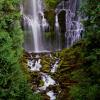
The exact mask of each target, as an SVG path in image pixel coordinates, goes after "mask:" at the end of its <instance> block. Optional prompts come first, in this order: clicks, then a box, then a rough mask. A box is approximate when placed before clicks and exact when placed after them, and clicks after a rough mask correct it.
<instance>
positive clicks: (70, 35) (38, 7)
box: [21, 0, 83, 53]
mask: <svg viewBox="0 0 100 100" xmlns="http://www.w3.org/2000/svg"><path fill="white" fill-rule="evenodd" d="M79 1H80V0H63V1H62V2H61V3H59V4H58V6H57V7H56V9H55V23H54V31H55V35H54V36H55V37H54V40H52V43H51V42H50V41H51V37H50V36H49V37H48V33H46V32H49V31H50V26H49V23H48V21H47V19H46V18H45V14H44V4H43V0H24V2H23V7H22V6H21V14H22V15H23V21H24V29H25V35H24V36H25V42H24V48H25V50H26V51H27V52H36V53H39V52H47V51H50V50H51V49H52V50H54V51H56V50H61V49H62V48H65V47H70V46H72V45H73V44H74V43H76V42H77V41H78V40H80V38H81V35H82V34H81V33H82V31H83V26H82V24H81V23H80V20H81V16H79V15H78V13H77V11H78V9H79ZM62 11H64V12H65V18H64V19H65V20H64V19H63V20H64V24H65V25H63V26H62V27H61V24H60V22H59V14H60V13H61V12H62ZM64 29H65V30H64ZM62 31H63V32H62ZM46 36H47V37H46Z"/></svg>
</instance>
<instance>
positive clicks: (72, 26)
mask: <svg viewBox="0 0 100 100" xmlns="http://www.w3.org/2000/svg"><path fill="white" fill-rule="evenodd" d="M79 3H80V2H79V0H66V1H62V2H61V3H60V4H58V6H57V8H56V10H55V12H56V16H59V14H60V13H61V12H62V11H65V13H66V15H65V20H66V22H65V24H66V28H65V33H64V34H65V47H70V46H72V45H73V44H74V43H76V42H77V41H78V40H79V39H80V38H81V33H82V31H83V26H82V24H81V22H80V20H81V16H79V15H78V14H77V11H78V9H79ZM59 26H60V25H59ZM57 28H58V27H56V29H57ZM59 33H60V32H57V34H59Z"/></svg>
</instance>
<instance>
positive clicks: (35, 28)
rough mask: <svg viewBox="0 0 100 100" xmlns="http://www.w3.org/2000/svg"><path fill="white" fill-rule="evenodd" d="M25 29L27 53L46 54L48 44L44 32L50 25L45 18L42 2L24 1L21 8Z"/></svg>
mask: <svg viewBox="0 0 100 100" xmlns="http://www.w3.org/2000/svg"><path fill="white" fill-rule="evenodd" d="M21 10H22V15H23V24H24V29H25V32H24V33H25V35H24V48H25V50H26V51H27V52H30V53H31V52H36V53H39V52H46V51H47V50H48V49H47V44H46V41H45V36H44V34H43V32H44V31H45V30H47V29H48V27H49V24H48V22H47V20H46V19H45V17H44V6H43V1H42V0H24V2H23V7H22V8H21Z"/></svg>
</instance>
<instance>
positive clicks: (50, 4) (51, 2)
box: [45, 0, 59, 9]
mask: <svg viewBox="0 0 100 100" xmlns="http://www.w3.org/2000/svg"><path fill="white" fill-rule="evenodd" d="M58 2H59V0H45V4H46V6H47V8H48V9H51V8H52V9H53V8H55V7H56V5H57V3H58Z"/></svg>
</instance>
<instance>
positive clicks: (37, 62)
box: [27, 54, 60, 100]
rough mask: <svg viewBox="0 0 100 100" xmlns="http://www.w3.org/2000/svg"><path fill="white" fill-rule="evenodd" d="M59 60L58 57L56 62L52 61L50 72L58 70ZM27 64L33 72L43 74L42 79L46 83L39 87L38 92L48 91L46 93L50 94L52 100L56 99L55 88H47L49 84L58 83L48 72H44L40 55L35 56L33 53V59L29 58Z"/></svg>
mask: <svg viewBox="0 0 100 100" xmlns="http://www.w3.org/2000/svg"><path fill="white" fill-rule="evenodd" d="M50 59H52V56H51V54H50ZM59 61H60V60H59V59H58V58H56V60H55V63H54V64H52V63H51V69H50V73H55V72H56V71H57V67H58V64H59ZM27 65H28V67H29V68H30V71H31V72H38V73H39V74H40V75H41V80H42V81H43V83H44V84H43V86H41V87H40V86H39V87H37V89H36V92H42V91H46V95H48V96H49V97H50V100H55V99H56V95H55V93H54V92H53V90H49V91H47V88H48V87H49V86H54V85H56V81H55V80H54V79H53V78H52V77H51V76H50V75H49V74H48V73H44V72H42V71H41V68H42V67H43V66H42V65H41V59H40V56H39V55H36V56H35V57H34V58H33V57H32V55H31V59H29V60H28V62H27Z"/></svg>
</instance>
